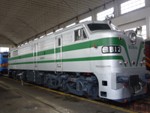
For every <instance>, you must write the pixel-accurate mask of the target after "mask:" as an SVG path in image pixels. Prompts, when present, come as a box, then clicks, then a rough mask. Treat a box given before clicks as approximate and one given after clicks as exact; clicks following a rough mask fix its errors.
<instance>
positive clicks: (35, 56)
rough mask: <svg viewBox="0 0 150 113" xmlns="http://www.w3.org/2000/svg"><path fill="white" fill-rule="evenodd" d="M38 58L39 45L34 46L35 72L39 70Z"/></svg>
mask: <svg viewBox="0 0 150 113" xmlns="http://www.w3.org/2000/svg"><path fill="white" fill-rule="evenodd" d="M37 57H38V43H34V44H33V63H34V70H35V71H36V70H38V64H37V60H38V59H37Z"/></svg>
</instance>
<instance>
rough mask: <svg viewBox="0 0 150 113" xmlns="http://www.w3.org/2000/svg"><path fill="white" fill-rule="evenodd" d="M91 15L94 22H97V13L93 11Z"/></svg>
mask: <svg viewBox="0 0 150 113" xmlns="http://www.w3.org/2000/svg"><path fill="white" fill-rule="evenodd" d="M91 14H92V21H96V20H97V17H96V12H95V10H93V11H92V12H91Z"/></svg>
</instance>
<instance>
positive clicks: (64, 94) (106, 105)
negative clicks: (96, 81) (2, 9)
mask: <svg viewBox="0 0 150 113" xmlns="http://www.w3.org/2000/svg"><path fill="white" fill-rule="evenodd" d="M5 78H7V77H5ZM7 79H10V78H7ZM10 80H14V79H10ZM14 81H16V82H20V81H18V80H14ZM25 83H26V84H30V85H31V86H33V87H36V88H39V89H42V90H46V91H49V92H53V93H57V94H60V95H63V96H70V97H73V98H76V99H79V100H83V101H86V102H90V103H94V104H97V105H103V106H105V107H109V108H113V109H116V110H119V111H123V112H126V113H137V112H134V111H130V110H127V109H123V108H121V107H117V106H114V105H108V104H105V103H102V102H98V101H94V100H89V99H86V98H82V97H79V96H76V95H72V94H67V93H64V92H60V91H56V90H52V89H49V88H45V87H41V86H38V85H34V84H31V83H27V82H25Z"/></svg>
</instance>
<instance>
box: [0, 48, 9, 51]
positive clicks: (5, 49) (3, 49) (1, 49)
mask: <svg viewBox="0 0 150 113" xmlns="http://www.w3.org/2000/svg"><path fill="white" fill-rule="evenodd" d="M0 52H9V48H8V47H0Z"/></svg>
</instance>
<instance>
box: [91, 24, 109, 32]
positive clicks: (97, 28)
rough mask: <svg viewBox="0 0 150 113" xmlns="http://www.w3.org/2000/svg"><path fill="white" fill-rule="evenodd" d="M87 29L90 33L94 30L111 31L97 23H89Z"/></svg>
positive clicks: (105, 25)
mask: <svg viewBox="0 0 150 113" xmlns="http://www.w3.org/2000/svg"><path fill="white" fill-rule="evenodd" d="M88 27H89V29H90V30H91V31H95V30H111V28H110V27H109V25H108V24H99V23H91V24H88Z"/></svg>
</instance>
